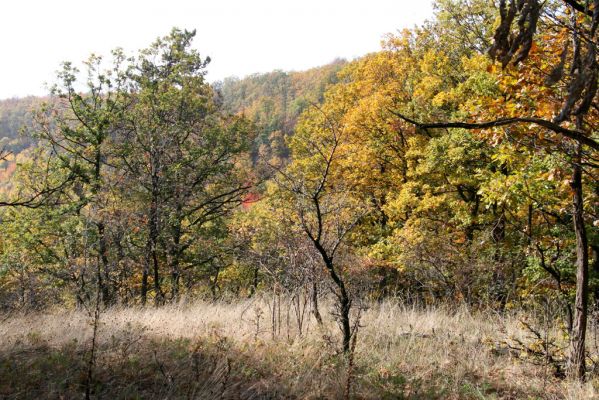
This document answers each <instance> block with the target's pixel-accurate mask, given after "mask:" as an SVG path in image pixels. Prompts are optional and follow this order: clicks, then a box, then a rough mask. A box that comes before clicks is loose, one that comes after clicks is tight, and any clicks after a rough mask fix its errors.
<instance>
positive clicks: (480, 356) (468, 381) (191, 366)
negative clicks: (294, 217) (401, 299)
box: [0, 300, 599, 399]
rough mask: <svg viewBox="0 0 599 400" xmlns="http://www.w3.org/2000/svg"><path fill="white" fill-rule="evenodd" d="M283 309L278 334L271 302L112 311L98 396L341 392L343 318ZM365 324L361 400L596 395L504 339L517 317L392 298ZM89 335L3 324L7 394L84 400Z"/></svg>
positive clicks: (0, 361)
mask: <svg viewBox="0 0 599 400" xmlns="http://www.w3.org/2000/svg"><path fill="white" fill-rule="evenodd" d="M285 304H286V303H285V302H283V306H282V307H281V318H280V325H279V326H278V327H275V329H274V332H273V325H272V313H271V311H270V310H271V307H272V304H271V303H270V301H266V300H253V301H249V300H248V301H244V302H239V303H235V304H226V303H215V304H211V303H201V302H198V303H193V304H182V305H179V306H166V307H162V308H146V309H140V308H123V309H120V308H115V309H112V310H109V311H106V312H104V313H103V314H102V317H101V327H100V337H99V343H100V345H99V357H98V360H97V364H96V368H95V381H94V390H93V392H94V394H95V396H96V397H101V398H200V399H209V398H214V399H224V398H227V399H229V398H231V399H233V398H244V399H246V398H247V399H249V398H256V399H259V398H260V399H261V398H302V399H303V398H306V399H319V398H322V399H324V398H327V399H328V398H342V397H343V393H344V389H345V385H346V370H347V368H346V361H345V359H344V358H343V357H342V356H340V355H339V354H338V353H337V348H338V347H339V346H338V343H337V339H338V338H339V333H338V330H337V327H336V325H335V322H334V321H332V319H331V318H328V319H327V321H326V323H325V326H324V327H322V328H320V327H317V325H316V324H315V322H314V320H313V318H308V316H306V318H305V320H304V326H303V327H302V334H301V335H300V334H299V332H298V329H297V323H296V319H295V314H294V313H293V312H290V313H289V322H287V321H288V318H287V316H288V314H287V311H288V308H287V307H286V306H285ZM324 314H325V315H326V314H328V313H324ZM308 320H309V321H308ZM275 322H276V323H277V324H278V323H279V318H278V313H276V314H275ZM362 325H363V327H362V328H361V329H360V331H359V337H358V342H357V349H356V354H355V367H354V370H353V376H354V378H353V379H352V380H353V382H352V397H354V398H364V399H381V398H388V399H429V398H433V399H435V398H436V399H458V398H465V399H537V398H538V399H592V398H599V391H598V390H597V387H598V385H599V381H598V380H597V379H593V380H591V381H590V382H588V383H586V384H584V385H577V384H575V383H573V382H570V381H567V380H559V379H557V378H555V377H554V376H553V372H552V368H551V367H550V366H547V365H546V366H544V365H535V364H533V363H531V362H529V361H526V360H523V359H520V358H519V357H516V356H515V355H514V354H513V353H511V352H508V351H507V350H506V349H505V348H503V347H501V346H499V344H500V343H501V342H502V341H504V340H505V339H506V338H510V337H512V338H520V339H522V340H527V338H528V336H529V332H527V331H526V330H525V329H524V328H523V326H522V324H521V323H520V322H519V319H518V318H516V317H505V316H498V315H494V314H490V313H489V314H471V313H469V312H468V311H467V310H465V309H461V310H457V311H456V310H452V311H450V310H446V309H444V308H438V309H430V310H418V309H415V308H410V307H403V306H401V305H398V304H395V303H391V302H387V303H382V304H377V305H373V306H372V307H370V308H369V309H368V310H366V311H365V312H364V313H363V317H362ZM90 335H91V325H90V321H89V318H88V316H87V315H86V314H85V313H84V312H82V311H57V312H52V313H45V314H36V315H33V314H29V315H22V316H13V317H11V318H8V319H5V320H4V321H3V322H1V323H0V337H2V343H1V344H0V357H1V358H0V397H2V398H4V397H6V398H36V397H37V398H60V397H62V398H71V397H81V395H82V393H83V392H82V385H83V380H84V374H83V372H82V371H84V370H85V365H84V364H85V355H86V352H87V350H88V347H89V342H90ZM592 340H593V339H592ZM592 340H591V342H592Z"/></svg>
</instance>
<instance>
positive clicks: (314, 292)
mask: <svg viewBox="0 0 599 400" xmlns="http://www.w3.org/2000/svg"><path fill="white" fill-rule="evenodd" d="M312 313H313V314H314V318H316V322H317V323H318V325H322V316H321V315H320V310H319V309H318V285H316V281H315V280H314V281H312Z"/></svg>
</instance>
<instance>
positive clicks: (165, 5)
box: [0, 0, 432, 99]
mask: <svg viewBox="0 0 599 400" xmlns="http://www.w3.org/2000/svg"><path fill="white" fill-rule="evenodd" d="M430 17H432V6H431V1H430V0H293V1H290V0H193V1H192V0H145V1H144V0H94V1H91V0H52V1H49V0H15V1H5V2H2V12H1V13H0V38H2V39H1V40H0V54H1V58H0V99H3V98H9V97H22V96H26V95H44V94H47V93H48V90H47V84H48V83H52V82H53V81H54V76H55V72H56V70H58V69H59V67H60V63H61V62H62V61H72V62H75V63H76V62H80V61H81V60H84V59H85V58H87V57H88V56H89V55H90V54H91V53H95V54H100V55H109V54H110V50H111V49H114V48H116V47H122V48H124V49H125V51H126V52H127V53H129V54H135V52H136V51H137V50H138V49H141V48H145V47H147V46H148V45H149V44H150V43H152V42H153V41H154V39H155V38H156V37H158V36H164V35H166V34H168V32H169V31H170V30H171V28H173V27H175V26H176V27H179V28H181V29H189V30H191V29H196V30H197V35H196V38H195V41H194V47H195V48H196V49H198V50H199V51H200V54H201V55H203V56H210V58H211V59H212V62H211V63H210V65H209V66H208V80H209V81H216V80H222V79H223V78H225V77H228V76H238V77H244V76H246V75H248V74H251V73H256V72H268V71H272V70H275V69H282V70H286V71H288V70H304V69H307V68H310V67H315V66H319V65H323V64H326V63H329V62H331V61H333V60H334V59H335V58H337V57H341V58H346V59H352V58H355V57H359V56H361V55H364V54H367V53H369V52H372V51H376V50H378V49H379V48H380V42H381V40H382V39H383V37H384V35H385V34H387V33H390V32H397V31H398V30H401V29H404V28H412V27H414V26H415V25H419V24H421V23H423V22H424V21H425V20H426V19H429V18H430Z"/></svg>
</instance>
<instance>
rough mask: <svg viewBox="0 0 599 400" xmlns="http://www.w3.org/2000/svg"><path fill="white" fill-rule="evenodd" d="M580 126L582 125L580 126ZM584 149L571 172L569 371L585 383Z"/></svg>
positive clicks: (586, 293) (577, 155) (586, 294)
mask: <svg viewBox="0 0 599 400" xmlns="http://www.w3.org/2000/svg"><path fill="white" fill-rule="evenodd" d="M577 125H580V122H579V123H577ZM581 159H582V146H581V145H580V144H578V145H577V150H576V157H575V159H574V166H573V173H572V182H571V186H572V191H573V214H574V232H575V234H576V299H575V302H574V306H575V310H574V325H573V328H572V339H571V346H572V348H571V354H570V368H571V374H572V375H573V376H574V377H576V378H577V379H579V380H584V377H585V372H586V363H585V361H586V351H585V339H586V329H587V313H588V297H589V293H588V289H589V288H588V285H589V255H588V242H587V236H586V231H585V225H584V210H583V193H582V165H581Z"/></svg>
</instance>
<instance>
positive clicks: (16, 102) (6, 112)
mask: <svg viewBox="0 0 599 400" xmlns="http://www.w3.org/2000/svg"><path fill="white" fill-rule="evenodd" d="M43 101H44V98H41V97H33V96H29V97H23V98H13V99H7V100H0V148H1V149H5V150H8V151H10V152H13V153H19V152H21V151H22V150H23V149H25V148H27V147H29V146H30V145H31V139H30V138H28V137H27V136H24V135H22V134H21V131H22V130H23V129H25V128H29V127H31V125H32V122H33V115H32V111H33V110H34V109H35V108H37V107H39V106H40V105H41V103H42V102H43Z"/></svg>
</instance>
